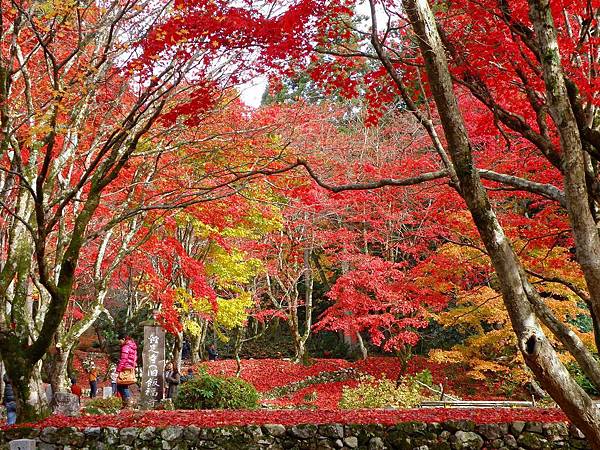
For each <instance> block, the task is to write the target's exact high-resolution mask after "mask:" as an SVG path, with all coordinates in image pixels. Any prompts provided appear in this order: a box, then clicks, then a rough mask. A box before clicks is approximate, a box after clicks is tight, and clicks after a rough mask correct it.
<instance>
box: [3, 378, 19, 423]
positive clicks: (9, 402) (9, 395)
mask: <svg viewBox="0 0 600 450" xmlns="http://www.w3.org/2000/svg"><path fill="white" fill-rule="evenodd" d="M3 380H4V395H3V396H2V404H3V405H4V407H5V408H6V417H7V421H6V424H7V425H14V424H15V423H17V399H16V398H15V391H14V389H13V385H12V381H11V379H10V378H9V377H8V375H7V374H4V377H3Z"/></svg>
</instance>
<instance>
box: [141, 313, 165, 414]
mask: <svg viewBox="0 0 600 450" xmlns="http://www.w3.org/2000/svg"><path fill="white" fill-rule="evenodd" d="M142 362H143V367H142V385H141V394H142V398H141V401H140V406H141V407H142V408H144V409H152V408H154V406H155V405H156V404H157V403H159V402H160V401H161V400H162V399H163V397H164V392H165V330H164V329H163V328H162V327H159V326H154V325H146V326H144V347H143V352H142Z"/></svg>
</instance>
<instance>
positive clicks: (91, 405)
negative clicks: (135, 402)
mask: <svg viewBox="0 0 600 450" xmlns="http://www.w3.org/2000/svg"><path fill="white" fill-rule="evenodd" d="M122 404H123V403H122V402H121V399H120V398H119V397H108V398H95V399H93V400H90V401H89V402H87V404H86V405H85V407H84V408H83V412H84V413H85V414H115V413H118V412H119V411H120V410H121V405H122Z"/></svg>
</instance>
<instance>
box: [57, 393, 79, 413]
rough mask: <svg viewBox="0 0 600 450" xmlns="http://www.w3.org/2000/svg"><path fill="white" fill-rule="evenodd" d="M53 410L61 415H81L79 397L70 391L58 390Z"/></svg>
mask: <svg viewBox="0 0 600 450" xmlns="http://www.w3.org/2000/svg"><path fill="white" fill-rule="evenodd" d="M53 404H54V406H53V408H52V409H53V412H54V414H58V415H60V416H78V415H79V397H77V396H76V395H75V394H71V393H70V392H56V393H55V394H54V400H53Z"/></svg>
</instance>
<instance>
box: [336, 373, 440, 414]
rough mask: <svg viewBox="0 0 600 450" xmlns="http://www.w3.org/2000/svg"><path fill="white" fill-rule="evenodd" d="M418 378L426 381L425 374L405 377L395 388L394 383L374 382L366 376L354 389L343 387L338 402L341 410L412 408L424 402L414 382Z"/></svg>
mask: <svg viewBox="0 0 600 450" xmlns="http://www.w3.org/2000/svg"><path fill="white" fill-rule="evenodd" d="M420 378H425V379H427V378H428V377H427V375H426V374H423V375H422V374H417V375H415V376H413V377H406V378H403V379H402V382H401V383H400V385H399V386H398V388H396V382H394V381H392V380H389V379H387V378H383V379H381V380H375V379H374V378H373V377H371V376H368V377H366V378H365V381H363V382H362V383H360V384H359V385H358V386H357V387H355V388H350V387H345V388H344V389H343V391H342V398H341V400H340V408H341V409H362V408H414V407H415V406H417V405H419V403H421V402H422V401H423V400H426V399H427V397H425V396H424V395H423V394H422V392H421V389H422V387H421V386H420V385H419V384H418V383H417V382H416V380H419V381H421V380H420Z"/></svg>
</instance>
